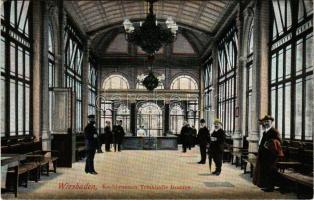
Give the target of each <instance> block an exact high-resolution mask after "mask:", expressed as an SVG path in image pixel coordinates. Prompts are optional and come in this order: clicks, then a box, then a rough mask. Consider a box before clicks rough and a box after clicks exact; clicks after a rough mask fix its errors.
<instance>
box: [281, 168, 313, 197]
mask: <svg viewBox="0 0 314 200" xmlns="http://www.w3.org/2000/svg"><path fill="white" fill-rule="evenodd" d="M278 174H279V175H280V176H281V177H282V178H284V179H285V180H288V181H290V185H292V187H293V190H294V192H296V193H297V196H298V198H304V199H308V198H313V174H311V175H305V174H302V173H299V172H296V171H294V170H292V169H286V170H285V172H280V171H279V172H278ZM285 187H287V182H285Z"/></svg>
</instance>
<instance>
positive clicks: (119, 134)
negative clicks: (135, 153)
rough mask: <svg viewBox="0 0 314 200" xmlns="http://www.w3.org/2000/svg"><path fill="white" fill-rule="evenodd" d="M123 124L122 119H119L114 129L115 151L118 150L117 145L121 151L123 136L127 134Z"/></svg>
mask: <svg viewBox="0 0 314 200" xmlns="http://www.w3.org/2000/svg"><path fill="white" fill-rule="evenodd" d="M121 125H122V120H118V122H117V125H116V126H114V127H113V129H112V132H113V136H114V151H116V150H117V146H118V151H121V144H122V141H123V137H124V135H125V132H124V129H123V127H122V126H121Z"/></svg>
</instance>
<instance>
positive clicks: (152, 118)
mask: <svg viewBox="0 0 314 200" xmlns="http://www.w3.org/2000/svg"><path fill="white" fill-rule="evenodd" d="M140 126H144V129H145V130H146V132H147V135H148V136H150V137H157V136H162V131H163V127H162V110H161V109H160V107H159V106H158V105H157V104H156V103H152V102H146V103H143V104H142V105H140V107H139V108H138V112H137V128H139V127H140Z"/></svg>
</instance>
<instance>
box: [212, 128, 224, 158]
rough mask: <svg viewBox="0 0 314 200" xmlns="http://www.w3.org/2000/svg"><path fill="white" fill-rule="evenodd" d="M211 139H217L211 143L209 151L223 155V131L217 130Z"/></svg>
mask: <svg viewBox="0 0 314 200" xmlns="http://www.w3.org/2000/svg"><path fill="white" fill-rule="evenodd" d="M211 137H215V138H217V140H215V141H212V142H211V144H210V150H211V151H212V152H219V153H223V151H224V146H225V139H226V134H225V131H224V130H222V129H219V130H217V131H216V130H215V131H214V132H213V133H212V135H211Z"/></svg>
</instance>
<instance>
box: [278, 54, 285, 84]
mask: <svg viewBox="0 0 314 200" xmlns="http://www.w3.org/2000/svg"><path fill="white" fill-rule="evenodd" d="M283 68H284V66H283V50H280V51H279V55H278V81H281V80H282V78H283Z"/></svg>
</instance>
